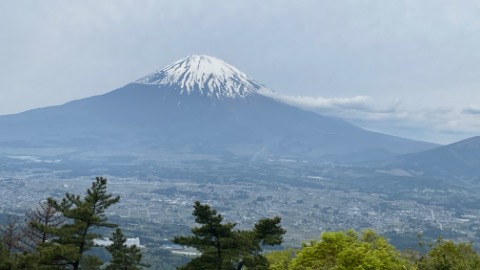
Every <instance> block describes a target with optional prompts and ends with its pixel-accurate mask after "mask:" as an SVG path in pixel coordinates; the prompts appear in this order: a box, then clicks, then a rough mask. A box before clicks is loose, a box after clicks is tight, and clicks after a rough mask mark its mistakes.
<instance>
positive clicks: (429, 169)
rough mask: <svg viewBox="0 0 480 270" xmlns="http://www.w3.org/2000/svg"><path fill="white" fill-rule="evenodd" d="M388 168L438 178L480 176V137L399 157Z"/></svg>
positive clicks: (390, 162)
mask: <svg viewBox="0 0 480 270" xmlns="http://www.w3.org/2000/svg"><path fill="white" fill-rule="evenodd" d="M388 167H390V168H401V169H403V170H408V171H410V172H414V173H416V174H423V175H429V176H436V177H453V176H468V177H477V178H478V177H479V176H480V136H476V137H472V138H469V139H466V140H462V141H460V142H456V143H453V144H450V145H446V146H440V147H438V148H434V149H431V150H427V151H423V152H420V153H412V154H407V155H402V156H398V157H396V158H394V159H392V160H390V161H389V163H388Z"/></svg>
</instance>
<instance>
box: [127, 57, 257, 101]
mask: <svg viewBox="0 0 480 270" xmlns="http://www.w3.org/2000/svg"><path fill="white" fill-rule="evenodd" d="M135 83H139V84H150V85H151V84H153V85H159V86H160V85H166V86H176V87H179V88H180V93H181V94H183V93H186V94H191V93H194V92H199V93H200V94H202V95H207V96H211V97H216V98H218V99H223V98H235V97H242V98H244V97H246V96H248V95H251V94H253V93H258V92H265V91H266V88H265V87H264V86H262V85H261V84H260V83H258V82H256V81H255V80H253V79H252V78H250V77H249V76H247V75H246V74H245V73H243V72H241V71H240V70H238V69H237V68H235V67H233V66H232V65H229V64H227V63H225V62H224V61H222V60H220V59H218V58H216V57H212V56H206V55H192V56H189V57H187V58H184V59H181V60H179V61H177V62H175V63H173V64H171V65H169V66H166V67H165V68H163V69H160V70H158V71H156V72H154V73H152V74H150V75H148V76H146V77H143V78H141V79H139V80H137V81H135Z"/></svg>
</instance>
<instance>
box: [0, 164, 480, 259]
mask: <svg viewBox="0 0 480 270" xmlns="http://www.w3.org/2000/svg"><path fill="white" fill-rule="evenodd" d="M9 160H10V161H11V162H12V163H8V162H4V163H3V164H2V165H1V168H0V169H1V170H2V176H1V179H0V180H1V181H0V182H1V183H2V186H1V189H0V192H1V194H0V200H1V201H0V205H1V209H0V212H2V213H8V214H10V215H23V214H24V213H25V211H28V210H30V209H32V208H35V207H36V205H38V202H40V201H41V200H44V199H46V198H48V197H54V198H62V197H63V196H64V195H65V193H67V192H68V193H72V194H79V195H83V193H84V192H85V191H86V189H87V188H88V187H89V186H90V184H91V182H92V181H93V179H94V178H95V176H104V177H107V178H108V180H109V181H108V189H109V191H110V192H112V193H113V194H115V195H119V196H120V197H121V201H120V203H119V204H118V205H115V206H114V207H112V208H111V209H109V211H108V213H107V214H108V215H109V219H113V220H115V221H117V222H118V223H120V224H122V226H123V227H124V228H125V229H126V232H127V235H128V236H129V237H139V238H140V243H141V245H143V246H145V247H147V248H148V247H151V248H158V247H163V248H164V249H166V250H168V249H171V248H172V245H171V242H170V239H172V238H173V237H174V236H175V235H180V234H185V233H188V232H189V228H191V227H193V226H195V220H194V218H193V217H192V215H191V213H192V205H193V203H194V202H195V201H200V202H202V203H207V204H209V205H211V206H212V207H214V208H215V209H217V210H218V211H219V212H220V213H221V214H222V215H223V216H224V218H225V220H226V221H231V222H235V223H237V226H238V228H250V227H252V225H253V224H254V223H255V222H256V221H257V220H259V219H260V218H263V217H273V216H280V217H281V218H282V226H283V227H284V228H286V229H287V234H286V235H285V237H284V240H285V241H284V244H283V245H284V246H286V247H288V246H294V247H295V246H300V245H301V243H302V242H305V241H308V240H311V239H318V237H319V236H320V234H321V233H322V232H324V231H332V230H347V229H350V228H353V229H357V230H362V229H367V228H372V229H374V230H376V231H378V232H379V233H380V234H382V235H384V236H386V237H387V238H388V239H390V240H391V241H392V243H393V244H395V245H396V246H398V247H399V248H412V249H415V248H416V245H417V243H418V241H419V237H423V239H427V240H428V239H430V240H433V239H435V238H436V237H439V236H441V237H448V238H449V239H455V240H457V241H473V242H474V243H475V242H478V240H479V238H480V235H479V234H478V233H477V232H478V228H480V218H479V217H480V210H479V209H478V207H476V206H477V205H478V202H479V195H478V194H480V193H479V192H478V190H479V187H478V186H476V185H475V184H474V183H471V182H469V181H468V179H463V180H462V179H456V181H455V182H453V183H452V182H449V181H446V180H441V179H429V178H422V177H417V176H411V175H407V174H406V173H402V172H401V171H398V170H389V171H387V170H380V169H374V168H362V167H355V166H347V165H338V164H333V163H326V162H313V161H302V160H291V159H278V160H272V159H271V160H242V159H239V158H238V159H232V160H229V161H227V162H226V161H222V160H219V159H215V158H211V159H209V160H208V159H204V160H190V161H180V160H177V161H175V160H168V161H167V160H163V161H161V162H159V161H155V162H154V161H139V160H137V159H135V158H129V157H124V158H123V159H122V158H115V159H113V160H112V159H109V158H98V159H96V158H84V159H78V160H72V159H69V160H62V159H61V158H57V159H52V158H48V157H35V156H28V157H25V156H13V157H10V159H9ZM13 165H15V166H13ZM455 183H458V184H455ZM466 183H470V184H469V185H468V184H466ZM185 252H186V254H188V252H189V251H185ZM193 254H194V253H193Z"/></svg>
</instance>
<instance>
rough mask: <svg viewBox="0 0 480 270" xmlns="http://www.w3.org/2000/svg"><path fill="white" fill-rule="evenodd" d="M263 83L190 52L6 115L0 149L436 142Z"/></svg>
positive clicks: (282, 152) (201, 151)
mask: <svg viewBox="0 0 480 270" xmlns="http://www.w3.org/2000/svg"><path fill="white" fill-rule="evenodd" d="M265 92H271V90H269V89H267V88H266V87H264V86H263V85H262V84H260V83H258V82H256V81H255V80H253V79H252V78H250V77H249V76H247V75H246V74H244V73H243V72H241V71H239V70H238V69H236V68H235V67H233V66H231V65H229V64H227V63H225V62H223V61H222V60H220V59H217V58H214V57H210V56H197V55H196V56H191V57H187V58H185V59H182V60H179V61H177V62H175V63H173V64H171V65H169V66H167V67H165V68H163V69H161V70H158V71H156V72H154V73H152V74H150V75H148V76H145V77H144V78H141V79H139V80H137V81H135V82H132V83H130V84H128V85H126V86H124V87H122V88H119V89H116V90H114V91H111V92H109V93H107V94H104V95H100V96H94V97H90V98H85V99H81V100H76V101H72V102H69V103H66V104H64V105H60V106H52V107H46V108H40V109H34V110H30V111H27V112H23V113H19V114H14V115H6V116H0V130H1V132H0V153H2V152H3V153H5V154H9V153H23V154H25V153H30V154H33V153H43V154H49V153H50V154H57V153H63V154H71V155H120V154H121V155H124V154H129V155H138V156H147V157H155V156H157V155H169V154H180V155H182V156H183V157H185V158H190V157H192V156H198V157H201V156H202V155H216V156H225V155H227V156H237V155H241V156H247V157H251V158H253V159H255V158H272V157H273V158H282V157H293V158H300V159H310V158H314V159H329V158H331V157H335V159H336V160H338V159H340V160H349V159H351V157H350V156H352V158H353V159H355V160H368V159H375V158H380V157H381V158H384V157H385V156H393V155H396V154H405V153H411V152H418V151H422V150H427V149H431V148H433V147H435V146H436V145H434V144H430V143H425V142H419V141H413V140H408V139H403V138H400V137H394V136H389V135H384V134H380V133H374V132H370V131H367V130H364V129H362V128H360V127H357V126H354V125H352V124H350V123H348V122H346V121H344V120H342V119H338V118H333V117H327V116H322V115H319V114H316V113H313V112H309V111H305V110H302V109H300V108H297V107H293V106H290V105H287V104H284V103H281V102H279V101H277V100H275V99H273V98H271V97H267V96H265V95H262V93H265Z"/></svg>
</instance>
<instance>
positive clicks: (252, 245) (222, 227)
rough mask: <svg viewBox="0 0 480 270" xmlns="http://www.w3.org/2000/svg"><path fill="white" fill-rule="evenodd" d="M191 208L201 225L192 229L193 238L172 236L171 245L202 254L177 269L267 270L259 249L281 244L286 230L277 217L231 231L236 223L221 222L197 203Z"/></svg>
mask: <svg viewBox="0 0 480 270" xmlns="http://www.w3.org/2000/svg"><path fill="white" fill-rule="evenodd" d="M193 207H194V210H193V215H194V216H195V221H196V222H197V223H198V224H200V225H201V226H200V227H195V228H193V229H192V233H193V236H186V237H185V236H180V237H175V238H174V239H173V242H174V243H177V244H180V245H184V246H190V247H194V248H196V249H197V250H198V251H200V252H201V253H202V255H201V256H199V257H197V258H195V259H193V260H192V261H190V262H189V263H188V264H187V265H185V266H183V267H180V268H179V269H181V270H193V269H195V270H198V269H209V270H210V269H217V270H219V269H223V270H230V269H232V270H241V269H243V268H244V267H248V269H268V261H267V260H266V259H265V257H263V256H262V255H261V254H260V252H261V251H262V247H261V246H262V245H277V244H281V242H282V235H283V234H285V230H284V229H283V228H282V227H281V226H280V221H281V219H280V218H279V217H274V218H267V219H261V220H260V221H259V222H258V223H257V224H256V225H255V228H254V229H253V230H234V227H235V225H236V224H235V223H229V222H228V223H223V217H222V215H220V214H217V211H216V210H215V209H212V208H211V207H210V206H209V205H204V204H201V203H200V202H198V201H197V202H195V204H194V206H193Z"/></svg>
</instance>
